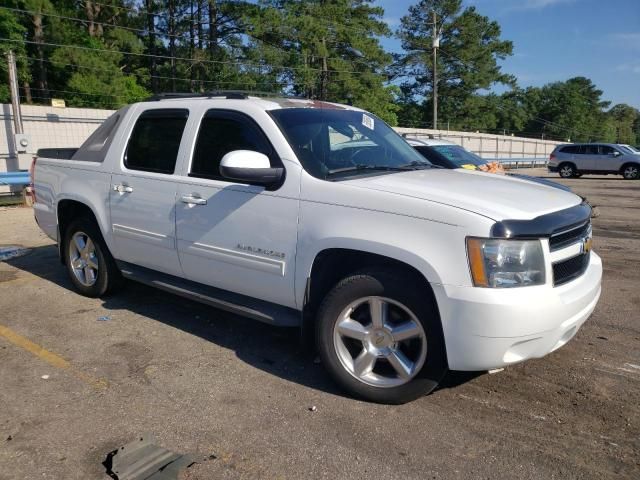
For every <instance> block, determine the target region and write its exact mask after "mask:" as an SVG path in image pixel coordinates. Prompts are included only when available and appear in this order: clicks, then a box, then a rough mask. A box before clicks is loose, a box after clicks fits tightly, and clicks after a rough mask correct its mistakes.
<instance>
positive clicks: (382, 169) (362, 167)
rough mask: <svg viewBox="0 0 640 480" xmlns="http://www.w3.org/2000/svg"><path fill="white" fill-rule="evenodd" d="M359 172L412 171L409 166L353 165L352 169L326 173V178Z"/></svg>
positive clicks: (338, 169)
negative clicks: (337, 174)
mask: <svg viewBox="0 0 640 480" xmlns="http://www.w3.org/2000/svg"><path fill="white" fill-rule="evenodd" d="M360 170H372V171H380V172H406V171H409V170H414V168H413V167H411V166H401V167H391V166H389V165H362V164H360V165H354V166H352V167H344V168H335V169H333V170H329V171H328V172H327V176H329V175H335V174H336V173H346V172H357V171H360Z"/></svg>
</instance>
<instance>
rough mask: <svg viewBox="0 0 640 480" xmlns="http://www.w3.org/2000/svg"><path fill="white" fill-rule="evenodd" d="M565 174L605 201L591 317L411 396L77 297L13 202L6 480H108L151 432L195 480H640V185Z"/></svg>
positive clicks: (1, 266) (233, 330)
mask: <svg viewBox="0 0 640 480" xmlns="http://www.w3.org/2000/svg"><path fill="white" fill-rule="evenodd" d="M527 173H531V171H527ZM536 173H537V174H539V175H542V176H549V177H550V178H554V179H557V177H555V176H551V175H545V173H544V172H543V171H539V170H538V171H536ZM563 183H566V184H567V185H569V186H571V187H572V188H573V189H574V190H575V191H576V192H578V193H580V194H582V195H584V196H587V197H588V199H589V200H590V201H591V203H592V204H594V205H597V206H598V208H599V211H600V216H599V217H598V218H596V219H594V237H595V238H594V248H595V250H596V251H597V252H598V253H599V254H600V255H601V256H602V257H603V260H604V266H605V272H604V285H603V293H602V297H601V299H600V302H599V304H598V306H597V308H596V310H595V312H594V314H593V316H592V317H591V318H590V319H589V320H588V321H587V323H586V324H585V325H584V327H583V328H582V329H581V330H580V331H579V333H578V334H577V336H576V337H575V338H574V339H573V340H572V341H571V342H569V343H568V344H567V345H566V346H564V347H563V348H561V349H560V350H558V351H556V352H554V353H552V354H550V355H548V356H547V357H545V358H543V359H539V360H533V361H529V362H526V363H524V364H521V365H517V366H513V367H510V368H507V369H506V370H504V371H503V372H501V373H497V374H492V375H490V374H461V373H451V374H450V375H449V376H448V377H447V379H446V381H445V383H444V385H443V386H442V388H440V389H439V390H437V391H435V392H434V393H432V394H431V395H429V396H427V397H424V398H422V399H420V400H418V401H415V402H413V403H410V404H408V405H403V406H383V405H375V404H370V403H365V402H361V401H357V400H354V399H352V398H349V397H348V396H346V395H345V394H344V393H343V392H342V391H340V390H339V389H338V388H337V387H336V386H335V385H334V384H333V383H332V382H331V380H330V379H329V378H328V375H327V374H326V373H325V371H324V370H323V368H322V365H319V364H317V363H315V361H314V359H313V356H312V355H311V356H310V355H308V354H305V352H301V351H300V348H299V343H298V334H297V331H296V330H293V329H278V328H273V327H269V326H267V325H263V324H260V323H258V322H254V321H251V320H247V319H244V318H240V317H236V316H233V315H231V314H228V313H224V312H220V311H217V310H214V309H211V308H209V307H205V306H202V305H199V304H197V303H192V302H189V301H186V300H184V299H181V298H179V297H174V296H171V295H168V294H165V293H162V292H159V291H156V290H153V289H151V288H148V287H145V286H142V285H138V284H134V283H128V284H127V286H126V288H125V290H124V291H123V292H120V293H119V294H117V295H115V296H113V297H109V298H105V299H89V298H85V297H82V296H79V295H77V294H76V293H74V291H73V290H72V288H71V284H70V282H69V280H68V278H67V275H66V272H65V270H64V269H63V267H62V265H60V263H59V262H58V260H57V256H56V255H57V254H56V248H55V246H54V244H53V243H52V242H51V241H50V240H49V239H48V238H47V237H45V236H44V235H43V234H42V233H40V231H39V229H38V228H37V226H36V224H35V222H34V220H33V213H32V211H31V210H30V209H28V208H4V209H0V245H21V246H24V247H28V248H30V253H29V254H28V255H25V256H22V257H18V258H13V259H9V260H6V261H5V262H0V479H1V480H9V479H16V480H17V479H20V480H23V479H47V478H50V479H56V480H58V479H83V480H85V479H94V478H95V479H107V478H109V477H108V476H107V475H106V473H105V467H104V466H103V465H102V462H104V460H105V457H106V455H107V453H108V452H110V451H112V450H114V449H116V448H118V447H119V446H121V445H124V444H126V443H128V442H130V441H132V440H134V439H136V438H137V437H139V436H140V435H141V434H143V433H151V434H153V435H154V436H155V437H156V438H157V440H158V443H159V444H160V445H162V446H163V447H166V448H168V449H172V450H174V451H176V452H179V453H193V454H194V455H196V457H197V458H198V459H199V460H200V463H198V464H196V465H194V466H192V467H191V468H189V469H188V470H186V471H185V472H184V473H183V478H188V479H203V480H204V479H256V478H266V479H300V478H307V479H315V478H331V479H343V478H345V479H346V478H367V479H372V478H375V479H378V478H384V479H395V478H397V479H408V478H416V479H417V478H420V479H428V478H445V479H448V478H500V479H502V478H531V479H546V478H562V479H564V478H580V479H583V478H598V479H608V478H635V479H637V478H640V294H639V290H640V256H639V255H638V252H639V251H640V213H639V209H638V208H639V206H640V182H638V181H636V182H630V181H624V180H622V179H621V178H619V177H594V176H592V177H583V178H581V179H575V180H568V181H563ZM101 317H106V318H102V319H101V320H100V318H101ZM514 321H517V319H514ZM312 407H316V408H315V411H313V410H314V409H313V408H312Z"/></svg>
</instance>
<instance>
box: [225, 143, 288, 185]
mask: <svg viewBox="0 0 640 480" xmlns="http://www.w3.org/2000/svg"><path fill="white" fill-rule="evenodd" d="M220 175H222V176H223V177H224V178H228V179H229V180H235V181H238V182H242V183H250V184H254V185H265V186H266V185H273V184H275V183H278V182H280V181H281V180H282V176H283V175H284V169H283V168H272V167H271V162H269V157H267V156H266V155H264V154H263V153H259V152H254V151H251V150H234V151H233V152H229V153H227V154H226V155H225V156H224V157H222V160H221V161H220Z"/></svg>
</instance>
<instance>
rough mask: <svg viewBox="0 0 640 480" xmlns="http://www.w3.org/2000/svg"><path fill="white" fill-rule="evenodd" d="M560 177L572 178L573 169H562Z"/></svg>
mask: <svg viewBox="0 0 640 480" xmlns="http://www.w3.org/2000/svg"><path fill="white" fill-rule="evenodd" d="M560 175H562V176H563V177H570V176H572V175H573V168H571V167H562V168H561V169H560Z"/></svg>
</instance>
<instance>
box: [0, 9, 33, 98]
mask: <svg viewBox="0 0 640 480" xmlns="http://www.w3.org/2000/svg"><path fill="white" fill-rule="evenodd" d="M26 31H27V29H26V28H25V27H23V26H22V25H21V24H20V22H19V20H18V18H17V17H16V15H15V14H14V13H12V12H10V11H7V10H0V37H2V38H10V39H12V40H17V41H19V40H22V38H23V37H24V35H25V33H26ZM9 50H13V53H14V54H15V55H16V56H17V58H16V67H17V69H18V77H19V80H20V81H21V82H28V81H29V78H30V76H29V71H28V69H27V64H26V61H25V59H24V56H25V53H26V49H25V47H24V44H21V43H16V44H8V43H0V55H2V61H1V62H0V76H1V78H2V79H3V80H4V79H6V78H8V71H7V62H6V60H5V59H6V57H5V56H6V54H7V52H8V51H9ZM10 101H11V94H10V92H9V84H8V82H6V81H3V83H1V84H0V102H1V103H7V102H10Z"/></svg>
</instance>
